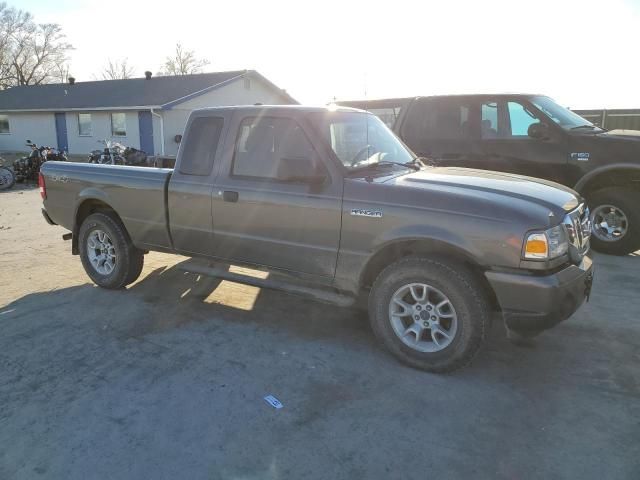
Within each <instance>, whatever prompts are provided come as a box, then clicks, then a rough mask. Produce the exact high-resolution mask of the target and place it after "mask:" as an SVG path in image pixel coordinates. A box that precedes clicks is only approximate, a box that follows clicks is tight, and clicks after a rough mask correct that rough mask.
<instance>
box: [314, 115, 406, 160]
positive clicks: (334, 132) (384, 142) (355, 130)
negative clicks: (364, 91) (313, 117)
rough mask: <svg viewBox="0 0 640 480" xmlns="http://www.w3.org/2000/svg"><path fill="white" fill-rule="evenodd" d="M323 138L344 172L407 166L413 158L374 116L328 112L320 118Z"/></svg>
mask: <svg viewBox="0 0 640 480" xmlns="http://www.w3.org/2000/svg"><path fill="white" fill-rule="evenodd" d="M320 128H321V132H322V135H323V137H324V138H325V140H326V141H327V143H328V144H329V145H330V146H331V148H332V150H333V151H334V152H335V154H336V156H337V157H338V158H339V159H340V161H341V162H342V164H343V165H344V166H345V167H347V168H348V169H356V168H360V167H364V166H370V165H375V164H389V165H393V164H398V163H399V164H406V163H411V162H412V161H413V158H414V157H415V155H413V154H412V153H411V151H410V150H409V149H408V148H407V147H406V146H405V145H404V144H403V143H402V142H401V141H400V140H399V139H398V137H396V136H395V134H394V133H393V132H392V131H391V130H389V128H388V127H387V126H386V125H385V124H384V122H383V121H382V120H380V119H379V118H378V117H376V116H375V115H371V114H369V113H365V112H344V111H328V112H327V113H323V114H321V120H320Z"/></svg>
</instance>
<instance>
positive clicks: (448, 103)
mask: <svg viewBox="0 0 640 480" xmlns="http://www.w3.org/2000/svg"><path fill="white" fill-rule="evenodd" d="M471 112H472V109H471V106H470V101H469V100H466V99H457V98H450V99H429V98H425V99H420V100H418V101H417V102H416V104H415V105H414V106H413V108H412V109H411V111H410V112H409V113H408V115H407V117H408V118H407V121H406V123H405V125H406V127H405V128H404V131H403V137H404V138H406V140H407V143H408V144H409V146H411V147H412V148H415V149H417V150H420V149H421V147H423V146H424V141H425V140H458V141H461V140H471V139H472V118H471Z"/></svg>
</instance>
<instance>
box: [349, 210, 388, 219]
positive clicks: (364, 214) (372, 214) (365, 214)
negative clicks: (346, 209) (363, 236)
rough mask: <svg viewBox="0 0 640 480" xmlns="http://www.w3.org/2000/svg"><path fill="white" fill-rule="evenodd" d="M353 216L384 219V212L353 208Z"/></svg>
mask: <svg viewBox="0 0 640 480" xmlns="http://www.w3.org/2000/svg"><path fill="white" fill-rule="evenodd" d="M351 215H353V216H354V217H371V218H382V212H381V211H380V210H368V209H366V208H352V209H351Z"/></svg>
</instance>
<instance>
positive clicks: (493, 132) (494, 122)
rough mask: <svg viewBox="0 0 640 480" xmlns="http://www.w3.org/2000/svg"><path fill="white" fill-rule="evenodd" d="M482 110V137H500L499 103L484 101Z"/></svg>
mask: <svg viewBox="0 0 640 480" xmlns="http://www.w3.org/2000/svg"><path fill="white" fill-rule="evenodd" d="M480 112H481V119H480V137H481V138H498V131H499V130H498V103H497V102H486V103H483V104H482V107H481V109H480Z"/></svg>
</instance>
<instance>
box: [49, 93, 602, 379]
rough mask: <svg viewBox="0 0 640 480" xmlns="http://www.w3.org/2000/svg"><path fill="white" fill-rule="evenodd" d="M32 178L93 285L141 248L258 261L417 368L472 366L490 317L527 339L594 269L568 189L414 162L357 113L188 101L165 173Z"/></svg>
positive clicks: (118, 275)
mask: <svg viewBox="0 0 640 480" xmlns="http://www.w3.org/2000/svg"><path fill="white" fill-rule="evenodd" d="M41 173H42V175H41V177H40V188H41V194H42V197H43V201H44V208H43V214H44V217H45V219H46V220H47V221H48V222H49V223H51V224H58V225H62V226H63V227H65V228H67V229H68V230H69V231H70V234H66V235H65V237H66V238H69V237H71V251H72V253H73V254H76V255H79V256H80V260H81V261H82V264H83V266H84V268H85V271H86V272H87V274H88V276H89V277H90V278H91V280H92V281H93V282H95V283H96V284H97V285H99V286H101V287H104V288H111V289H117V288H123V287H125V286H126V285H129V284H131V283H132V282H134V281H135V280H136V279H137V278H138V277H139V275H140V273H141V271H142V266H143V262H144V255H145V253H146V252H148V251H152V250H153V251H159V252H169V253H176V254H180V255H186V256H189V257H192V258H194V259H196V260H193V261H200V262H204V263H205V264H207V265H210V264H224V265H241V266H248V267H251V268H257V269H262V270H266V271H268V272H270V273H271V274H273V276H274V277H278V278H285V279H289V281H290V283H289V284H290V285H295V286H297V287H296V288H301V287H299V286H300V285H305V286H307V287H308V288H309V289H314V290H316V291H324V292H332V293H333V294H336V295H341V298H350V299H354V300H356V299H358V300H362V299H365V300H366V303H367V304H368V311H369V317H370V322H371V326H372V329H373V331H374V333H375V335H376V336H377V337H378V339H379V340H380V342H381V343H382V344H383V345H384V346H385V347H386V348H387V349H388V351H389V352H391V353H392V354H393V355H395V356H396V357H397V358H398V359H400V360H401V361H403V362H405V363H406V364H408V365H410V366H413V367H417V368H421V369H424V370H428V371H432V372H447V371H451V370H454V369H456V368H459V367H462V366H464V365H466V364H467V363H469V361H470V360H471V359H472V358H473V356H474V355H475V354H476V353H477V351H478V349H479V348H480V346H481V344H482V343H483V341H484V339H485V336H486V335H487V331H488V329H489V322H490V312H491V311H499V312H501V313H502V315H503V317H504V320H505V323H506V326H507V328H508V329H509V330H511V331H513V332H515V333H517V334H520V335H526V336H532V335H535V334H537V333H539V332H541V331H543V330H545V329H548V328H550V327H552V326H554V325H555V324H557V323H558V322H560V321H562V320H565V319H567V318H568V317H570V316H571V315H572V314H573V312H575V311H576V309H577V308H578V307H579V306H580V305H581V304H582V303H583V301H584V300H585V298H587V297H588V295H589V291H590V288H591V282H592V278H593V273H592V272H593V267H592V259H591V256H590V252H589V235H590V231H591V226H590V223H589V211H588V209H587V207H586V206H585V204H584V201H583V200H582V198H580V197H579V196H578V195H577V194H576V193H575V192H574V191H573V190H571V189H569V188H566V187H563V186H561V185H558V184H556V183H552V182H550V181H545V180H535V179H531V178H527V177H524V176H520V175H512V174H507V173H496V172H488V171H482V170H472V169H467V168H442V167H430V166H427V165H424V164H422V163H421V161H420V159H419V158H417V157H416V156H415V155H414V154H413V153H412V152H411V151H410V150H409V149H408V148H407V147H406V146H405V145H404V144H403V143H402V142H401V141H400V140H399V139H398V138H397V137H396V136H395V134H394V133H393V132H392V131H391V130H390V129H389V128H388V127H387V126H386V125H385V124H384V123H383V122H382V121H381V120H380V119H379V118H377V117H376V116H374V115H372V114H370V113H367V112H364V111H360V110H355V109H348V108H337V109H330V108H311V107H303V106H247V107H224V108H210V109H203V110H198V111H194V112H193V113H192V114H191V116H190V118H189V120H188V122H187V125H186V130H185V135H184V140H183V142H182V143H181V144H180V149H179V152H178V156H177V159H176V165H175V168H174V169H162V168H158V169H154V168H143V167H131V166H117V165H92V164H80V163H66V162H65V163H62V162H47V163H46V164H44V166H43V167H42V171H41ZM198 259H199V260H198ZM199 268H200V270H198V271H200V272H204V273H206V272H207V270H206V268H208V267H206V266H205V267H202V266H201V267H199ZM220 271H225V270H224V269H222V270H221V269H214V268H213V267H212V268H211V272H212V275H213V274H214V273H217V274H221V273H220ZM227 274H228V275H230V273H227ZM269 277H271V275H270V276H269ZM265 286H267V287H269V286H272V287H274V286H275V287H277V288H285V289H286V288H287V282H283V281H278V282H274V283H273V284H271V285H269V284H266V285H265ZM305 288H306V287H305ZM363 303H364V302H363Z"/></svg>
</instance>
